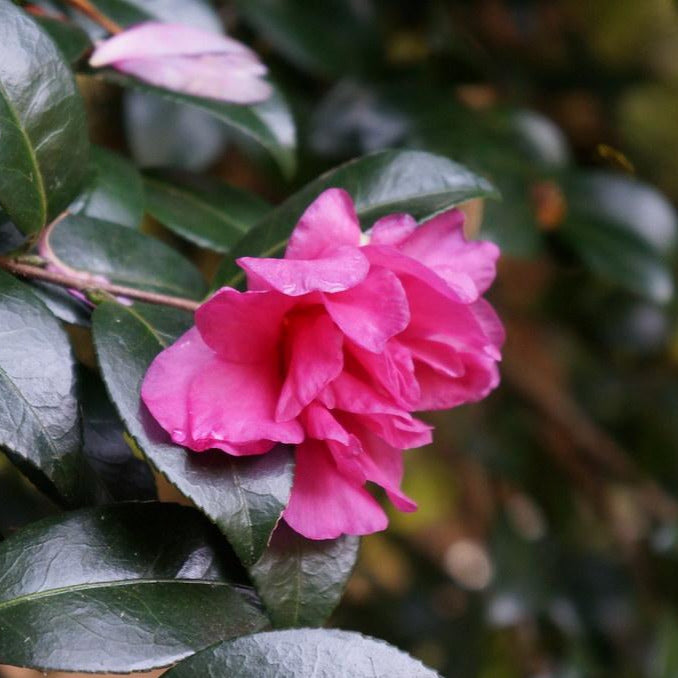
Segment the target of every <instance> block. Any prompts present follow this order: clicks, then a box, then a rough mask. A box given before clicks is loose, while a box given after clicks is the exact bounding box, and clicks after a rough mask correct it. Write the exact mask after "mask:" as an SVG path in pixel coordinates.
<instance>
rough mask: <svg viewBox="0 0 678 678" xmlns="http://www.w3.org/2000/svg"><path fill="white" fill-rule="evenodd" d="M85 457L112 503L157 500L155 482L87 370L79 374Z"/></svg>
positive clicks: (97, 383)
mask: <svg viewBox="0 0 678 678" xmlns="http://www.w3.org/2000/svg"><path fill="white" fill-rule="evenodd" d="M78 385H79V395H80V402H81V408H82V427H83V430H82V437H83V454H84V456H85V458H86V459H87V461H88V462H89V465H90V466H91V468H92V470H93V472H94V473H95V474H96V476H97V477H98V478H99V480H100V481H101V483H102V484H103V486H104V488H105V490H106V493H107V495H108V497H109V498H110V499H113V500H115V501H126V500H130V499H139V500H142V499H155V498H156V489H155V479H154V478H153V474H152V473H151V470H150V469H149V467H148V465H147V464H145V463H144V462H143V461H142V460H141V459H137V458H136V457H135V456H134V454H133V452H132V449H131V448H130V446H129V445H128V444H127V442H126V441H125V428H124V426H123V424H122V422H121V421H120V417H119V416H118V413H117V412H116V411H115V408H114V407H113V404H112V403H111V401H110V400H109V398H108V394H107V393H106V389H105V388H104V385H103V383H102V382H101V380H100V379H99V378H98V377H97V376H96V374H94V372H91V371H89V370H87V369H85V368H83V369H81V370H80V372H79V379H78Z"/></svg>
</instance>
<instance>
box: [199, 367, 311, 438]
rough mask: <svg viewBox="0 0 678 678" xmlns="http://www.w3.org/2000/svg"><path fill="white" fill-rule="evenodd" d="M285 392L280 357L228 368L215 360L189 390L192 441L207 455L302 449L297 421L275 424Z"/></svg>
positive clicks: (301, 431) (201, 372)
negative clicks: (279, 446) (241, 449)
mask: <svg viewBox="0 0 678 678" xmlns="http://www.w3.org/2000/svg"><path fill="white" fill-rule="evenodd" d="M280 386H281V384H280V376H279V372H278V364H277V360H276V359H275V356H274V357H273V358H272V359H270V360H268V361H265V362H260V363H235V362H227V361H225V360H221V359H219V358H216V357H215V359H214V360H212V361H211V362H210V363H209V364H207V365H206V366H205V369H204V370H201V371H200V373H199V374H197V375H196V376H195V378H194V379H193V380H192V382H191V385H190V389H189V392H188V400H187V407H188V423H189V427H190V436H191V438H192V439H193V440H194V441H195V442H196V443H197V444H198V445H199V446H200V447H202V448H203V449H207V448H209V447H219V448H221V449H223V447H222V445H223V444H237V445H241V444H244V443H252V442H255V441H261V440H273V441H276V442H280V443H289V444H296V443H300V442H301V441H302V440H303V439H304V432H303V429H302V427H301V424H300V423H299V422H298V421H296V420H292V421H287V422H277V421H276V420H275V407H276V404H277V401H278V396H279V393H280Z"/></svg>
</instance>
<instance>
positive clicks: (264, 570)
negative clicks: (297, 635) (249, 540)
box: [250, 523, 360, 627]
mask: <svg viewBox="0 0 678 678" xmlns="http://www.w3.org/2000/svg"><path fill="white" fill-rule="evenodd" d="M359 544H360V540H359V539H358V538H357V537H347V536H344V537H340V538H339V539H334V540H319V541H316V540H310V539H305V538H304V537H302V536H301V535H299V534H297V533H296V532H294V531H293V530H292V529H290V528H289V527H288V526H287V525H286V524H285V523H280V525H278V527H277V528H276V530H275V532H274V533H273V538H272V539H271V543H270V544H269V546H268V548H267V549H266V551H264V553H263V555H262V556H261V558H260V559H259V560H258V561H257V562H256V563H255V564H254V565H253V566H252V567H251V568H250V575H251V576H252V579H253V580H254V583H255V585H256V587H257V591H258V592H259V596H260V597H261V599H262V601H263V602H264V605H265V606H266V609H267V611H268V616H269V617H270V618H271V621H272V622H273V625H274V626H276V627H286V626H321V625H322V624H323V623H324V622H325V621H326V620H327V618H328V617H329V616H330V614H331V613H332V611H333V610H334V608H335V607H336V606H337V604H338V603H339V600H340V598H341V596H342V594H343V592H344V588H345V587H346V583H347V582H348V578H349V577H350V576H351V572H352V571H353V566H354V565H355V562H356V559H357V557H358V546H359Z"/></svg>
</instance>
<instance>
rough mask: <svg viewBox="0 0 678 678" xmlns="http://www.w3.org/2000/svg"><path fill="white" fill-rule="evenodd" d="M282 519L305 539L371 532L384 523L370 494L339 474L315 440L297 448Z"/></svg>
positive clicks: (321, 446) (382, 526)
mask: <svg viewBox="0 0 678 678" xmlns="http://www.w3.org/2000/svg"><path fill="white" fill-rule="evenodd" d="M283 518H284V519H285V521H286V522H287V524H288V525H289V526H290V527H291V528H292V529H293V530H295V531H296V532H298V533H299V534H302V535H303V536H304V537H307V538H308V539H336V538H337V537H339V536H341V535H342V534H352V535H363V534H372V533H373V532H379V531H380V530H384V529H386V526H387V525H388V519H387V517H386V514H385V513H384V511H383V509H382V508H381V507H380V506H379V504H378V503H377V501H376V500H375V499H374V497H372V495H371V494H370V493H369V492H367V490H365V489H364V488H363V487H361V486H360V485H358V484H355V483H353V482H351V480H350V479H349V478H347V477H346V476H345V475H343V474H342V473H340V471H339V470H338V468H337V466H336V464H335V462H334V460H333V458H332V455H331V453H330V451H329V450H328V448H327V446H326V445H325V444H324V443H322V442H320V441H317V440H306V441H305V442H303V443H302V444H301V445H299V446H298V447H297V450H296V467H295V472H294V485H293V486H292V496H291V497H290V501H289V504H288V505H287V508H286V509H285V512H284V513H283Z"/></svg>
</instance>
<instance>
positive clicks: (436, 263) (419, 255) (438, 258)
mask: <svg viewBox="0 0 678 678" xmlns="http://www.w3.org/2000/svg"><path fill="white" fill-rule="evenodd" d="M463 226H464V213H463V212H461V211H460V210H457V209H453V210H449V211H447V212H443V213H442V214H439V215H438V216H436V217H433V219H431V220H430V221H427V222H425V223H423V224H422V225H421V226H419V228H417V229H416V230H415V231H413V232H412V233H411V234H410V236H409V237H408V238H407V239H405V240H404V241H403V242H401V243H400V244H399V245H398V249H399V250H400V251H401V252H402V253H403V254H406V255H407V256H408V257H412V258H413V259H416V260H417V261H419V262H421V263H422V264H424V265H425V266H427V267H428V268H430V269H431V270H433V271H435V272H436V273H437V274H438V275H439V276H440V277H441V278H443V280H446V281H447V282H449V283H450V284H451V285H452V286H455V285H457V284H458V281H459V280H460V279H462V277H468V278H470V279H471V280H472V281H473V283H474V285H475V287H476V291H477V295H481V294H483V292H485V291H486V290H487V288H488V287H489V286H490V285H491V284H492V281H493V280H494V277H495V275H496V263H497V259H498V258H499V248H498V247H497V246H496V245H495V244H494V243H491V242H486V241H470V242H469V241H467V240H466V238H465V236H464V229H463Z"/></svg>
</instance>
